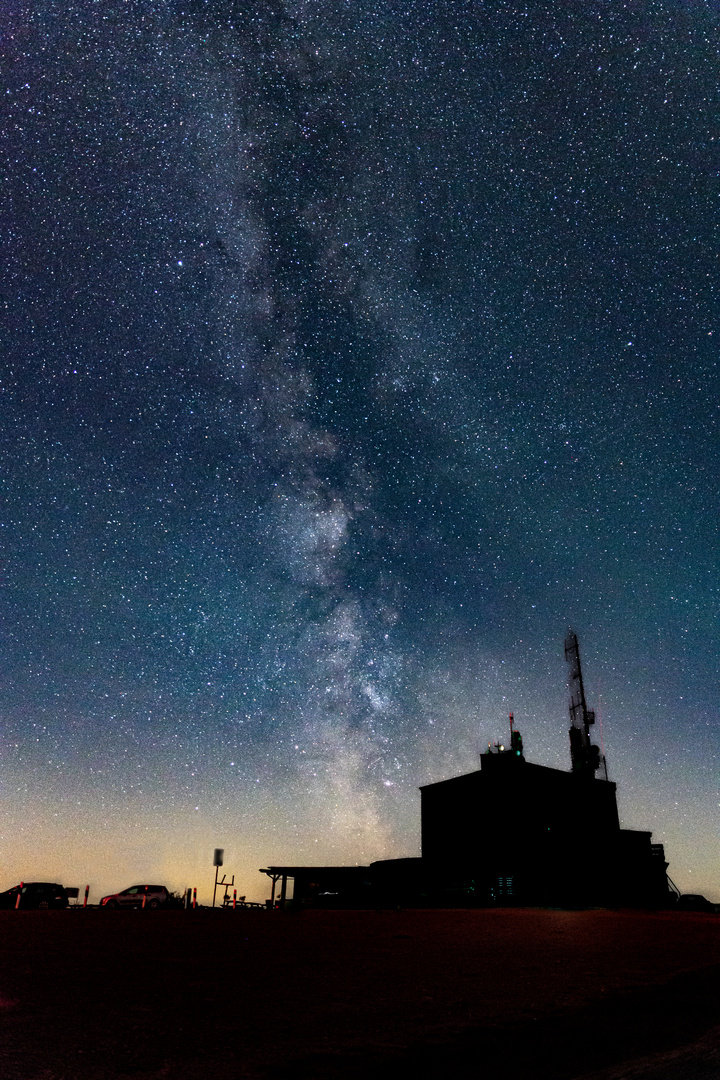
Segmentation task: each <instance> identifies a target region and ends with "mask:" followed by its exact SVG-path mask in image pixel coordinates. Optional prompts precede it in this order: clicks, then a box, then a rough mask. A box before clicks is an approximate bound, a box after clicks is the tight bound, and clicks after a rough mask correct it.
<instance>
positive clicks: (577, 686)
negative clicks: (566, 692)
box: [565, 630, 601, 780]
mask: <svg viewBox="0 0 720 1080" xmlns="http://www.w3.org/2000/svg"><path fill="white" fill-rule="evenodd" d="M565 659H566V660H567V662H568V664H569V665H570V678H569V680H568V686H569V688H570V760H571V761H572V771H573V772H574V773H579V774H580V775H581V776H587V777H588V779H590V780H592V779H593V777H594V776H595V773H596V772H597V770H598V769H599V768H600V764H601V760H600V748H599V747H598V746H595V745H594V744H593V743H591V742H590V725H591V724H594V723H595V713H594V711H593V710H592V709H588V707H587V702H586V700H585V687H584V685H583V677H582V668H581V666H580V649H579V646H578V639H577V634H576V633H575V632H574V630H570V631H569V633H568V635H567V637H566V638H565Z"/></svg>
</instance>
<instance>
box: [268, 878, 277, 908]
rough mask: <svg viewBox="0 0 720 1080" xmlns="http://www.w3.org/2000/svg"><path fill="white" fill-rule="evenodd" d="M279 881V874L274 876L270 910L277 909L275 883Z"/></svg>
mask: <svg viewBox="0 0 720 1080" xmlns="http://www.w3.org/2000/svg"><path fill="white" fill-rule="evenodd" d="M276 881H277V874H273V876H272V889H271V890H270V910H271V911H274V910H275V883H276Z"/></svg>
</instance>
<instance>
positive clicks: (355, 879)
mask: <svg viewBox="0 0 720 1080" xmlns="http://www.w3.org/2000/svg"><path fill="white" fill-rule="evenodd" d="M565 657H566V659H567V661H568V663H569V665H570V677H569V687H570V733H569V734H570V758H571V764H572V769H571V771H570V772H563V771H562V770H560V769H550V768H546V767H545V766H543V765H533V764H532V763H530V762H528V761H526V760H525V756H524V754H523V741H522V736H521V735H520V732H519V731H517V729H516V728H515V727H514V721H513V717H512V714H511V716H510V741H509V744H508V746H507V747H506V746H505V745H500V744H495V746H491V747H489V748H488V750H487V752H486V753H484V754H483V755H482V756H481V759H480V764H481V767H480V769H479V770H477V771H475V772H471V773H467V774H466V775H464V776H456V777H453V778H452V779H450V780H441V781H440V782H439V783H435V784H428V785H426V786H424V787H422V788H421V789H420V790H421V800H422V803H421V805H422V810H421V813H422V856H421V858H420V859H390V860H384V861H381V862H376V863H372V864H371V865H370V866H369V867H270V868H269V869H268V870H265V871H264V873H268V874H269V875H270V876H271V877H272V878H273V895H274V882H275V881H277V880H278V879H280V880H283V882H284V884H283V889H282V896H283V901H284V898H285V886H286V883H287V879H288V878H293V879H294V894H293V895H294V901H295V902H299V903H305V904H307V903H310V904H314V905H317V904H326V905H330V906H342V907H349V906H355V907H357V906H362V907H366V906H371V905H372V904H380V903H382V904H388V903H389V904H394V903H400V904H403V905H405V906H412V905H414V904H424V905H433V906H435V905H440V906H450V905H453V906H454V905H457V906H467V905H483V906H484V905H488V904H518V905H520V904H522V905H526V904H527V905H542V906H557V907H587V906H634V907H637V906H641V907H662V906H665V905H667V904H668V903H669V901H670V899H671V894H670V891H669V886H668V878H667V872H666V871H667V863H666V862H665V855H664V851H663V847H662V844H653V843H652V836H651V833H649V832H640V831H636V830H633V829H621V828H620V821H619V817H618V809H617V798H616V790H615V784H614V783H612V782H611V781H609V780H608V779H607V766H606V763H605V758H604V756H603V755H602V754H601V752H600V749H599V747H597V746H596V745H595V744H594V743H593V742H592V741H591V737H590V728H591V727H592V725H593V724H594V723H595V715H594V713H593V712H592V711H591V710H590V709H588V707H587V703H586V700H585V689H584V686H583V678H582V668H581V665H580V652H579V648H578V642H577V636H576V635H575V634H574V633H572V632H570V633H569V635H568V637H567V639H566V641H565ZM598 772H601V773H602V774H603V775H602V778H599V777H598V776H597V775H596V774H597V773H598Z"/></svg>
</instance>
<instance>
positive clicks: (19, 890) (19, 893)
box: [15, 881, 25, 911]
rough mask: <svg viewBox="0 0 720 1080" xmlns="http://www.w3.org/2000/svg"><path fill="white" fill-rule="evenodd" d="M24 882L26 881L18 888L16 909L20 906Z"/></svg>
mask: <svg viewBox="0 0 720 1080" xmlns="http://www.w3.org/2000/svg"><path fill="white" fill-rule="evenodd" d="M24 884H25V882H24V881H21V882H20V888H19V889H18V894H17V900H16V901H15V910H16V911H17V909H18V908H19V907H20V897H21V896H22V891H23V885H24Z"/></svg>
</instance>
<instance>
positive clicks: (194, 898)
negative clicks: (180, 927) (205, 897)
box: [193, 889, 197, 910]
mask: <svg viewBox="0 0 720 1080" xmlns="http://www.w3.org/2000/svg"><path fill="white" fill-rule="evenodd" d="M196 907H197V889H193V910H194V909H195V908H196Z"/></svg>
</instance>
